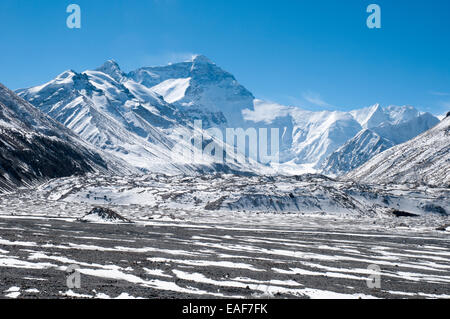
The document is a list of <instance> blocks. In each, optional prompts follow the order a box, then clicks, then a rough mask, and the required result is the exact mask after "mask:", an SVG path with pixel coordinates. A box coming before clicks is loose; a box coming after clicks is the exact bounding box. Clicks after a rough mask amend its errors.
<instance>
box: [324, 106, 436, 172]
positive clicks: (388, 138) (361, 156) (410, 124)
mask: <svg viewBox="0 0 450 319" xmlns="http://www.w3.org/2000/svg"><path fill="white" fill-rule="evenodd" d="M369 113H371V114H373V115H374V116H375V120H374V119H373V118H372V117H369V118H367V117H363V118H362V119H361V118H360V120H362V123H361V124H362V126H363V127H364V126H366V127H370V129H369V128H366V129H363V130H362V131H361V132H359V133H358V134H357V135H356V136H355V137H354V138H352V139H350V140H349V141H347V142H346V143H345V144H344V145H343V146H341V147H340V148H338V149H337V150H336V151H334V152H333V153H332V154H331V155H330V156H329V157H328V158H327V159H326V160H325V161H324V162H323V164H322V172H323V173H325V174H328V175H342V174H345V173H348V172H350V171H351V170H353V169H356V168H357V167H359V166H361V165H362V164H364V163H365V162H367V161H368V160H369V159H371V158H372V157H374V156H375V155H377V154H380V153H381V152H384V151H385V150H387V149H389V148H391V147H393V146H394V145H398V144H401V143H404V142H406V141H409V140H410V139H412V138H414V137H416V136H417V135H419V134H421V133H423V132H425V131H427V130H429V129H430V128H432V127H433V126H435V125H436V124H437V123H439V120H438V119H437V118H435V117H434V116H433V115H431V114H429V113H423V114H421V113H419V112H418V111H417V110H415V109H414V108H411V107H392V106H391V107H388V108H386V109H385V110H382V109H381V108H380V107H379V106H376V110H374V109H373V108H370V111H369ZM382 114H384V115H382ZM381 119H383V121H384V122H380V120H381Z"/></svg>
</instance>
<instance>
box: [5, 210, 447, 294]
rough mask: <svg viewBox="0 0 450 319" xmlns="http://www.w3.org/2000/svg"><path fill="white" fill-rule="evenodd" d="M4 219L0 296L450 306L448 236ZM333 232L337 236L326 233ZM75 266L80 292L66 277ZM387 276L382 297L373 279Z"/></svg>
mask: <svg viewBox="0 0 450 319" xmlns="http://www.w3.org/2000/svg"><path fill="white" fill-rule="evenodd" d="M253 217H254V223H253V224H247V225H242V224H241V223H239V224H230V223H222V224H217V225H212V224H209V223H189V224H188V223H184V222H166V221H152V222H146V223H145V222H139V223H136V224H132V225H126V224H91V223H80V222H77V221H75V220H74V219H72V220H70V219H58V218H45V219H41V218H37V217H36V218H34V219H27V218H17V217H14V216H2V217H1V218H0V227H1V229H2V230H1V238H0V269H1V276H0V294H1V295H2V296H3V297H9V298H22V297H25V298H26V297H33V298H34V297H65V298H117V297H119V298H172V297H174V298H180V297H187V298H203V297H219V298H220V297H233V298H249V297H261V298H267V297H277V298H284V297H285V298H324V297H325V298H359V297H361V298H411V297H415V298H422V297H423V298H450V262H449V260H450V241H449V237H450V236H449V234H448V233H445V232H441V233H439V232H428V233H420V234H419V233H415V232H411V231H409V232H402V231H384V232H382V231H378V230H375V229H372V228H371V227H370V226H369V224H368V225H367V227H368V229H366V230H363V229H362V228H361V227H352V226H349V225H348V222H346V221H343V220H336V221H334V220H332V219H326V218H315V217H311V216H310V217H304V219H305V222H304V223H300V222H299V223H296V224H291V225H290V226H274V225H272V226H270V225H267V224H266V225H265V224H264V223H258V217H257V215H254V216H253ZM329 223H334V227H328V225H329ZM69 265H78V266H79V267H80V269H79V272H80V273H81V288H80V289H77V288H68V287H67V285H66V276H67V275H68V274H67V273H66V272H65V271H66V269H67V267H68V266H69ZM369 265H378V266H379V267H380V268H381V289H369V288H368V286H367V282H366V281H367V279H368V278H369V276H371V275H374V274H375V273H374V272H373V271H372V270H370V269H368V266H369Z"/></svg>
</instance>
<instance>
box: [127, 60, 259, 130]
mask: <svg viewBox="0 0 450 319" xmlns="http://www.w3.org/2000/svg"><path fill="white" fill-rule="evenodd" d="M128 77H129V78H131V79H133V80H134V81H136V82H137V83H140V84H142V85H144V86H145V87H148V88H151V90H152V91H154V92H156V93H158V94H160V95H162V96H163V97H164V99H165V101H167V102H169V103H173V104H176V105H178V106H180V107H182V108H183V109H184V110H185V111H186V113H188V114H192V115H193V116H196V117H198V118H201V115H202V114H203V113H204V112H205V111H209V112H211V113H212V114H216V115H217V116H218V120H217V121H216V122H215V123H212V124H216V125H220V124H224V123H225V122H228V124H229V125H231V124H233V127H240V126H242V122H243V118H242V115H241V110H243V109H245V108H248V107H252V106H253V100H254V99H255V98H254V97H253V95H252V93H250V92H249V91H248V90H247V89H246V88H245V87H243V86H242V85H240V84H239V83H238V82H237V80H236V79H235V77H234V76H233V75H232V74H231V73H229V72H226V71H224V70H222V69H221V68H220V67H218V66H217V65H216V64H215V63H213V62H212V61H210V60H209V59H208V58H207V57H205V56H203V55H197V56H195V57H194V58H193V59H192V61H188V62H182V63H175V64H171V65H168V66H162V67H146V68H141V69H138V70H136V71H133V72H130V74H129V75H128ZM220 114H223V115H224V117H222V116H221V115H220Z"/></svg>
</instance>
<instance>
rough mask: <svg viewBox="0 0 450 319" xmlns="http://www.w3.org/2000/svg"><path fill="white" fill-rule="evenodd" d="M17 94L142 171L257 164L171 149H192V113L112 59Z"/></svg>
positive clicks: (244, 167) (209, 139) (242, 168)
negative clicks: (178, 151) (166, 97)
mask: <svg viewBox="0 0 450 319" xmlns="http://www.w3.org/2000/svg"><path fill="white" fill-rule="evenodd" d="M18 94H19V95H20V96H22V97H23V98H25V99H27V100H28V101H29V102H30V103H32V104H34V105H35V106H36V107H38V108H39V109H41V110H42V111H44V112H46V113H47V114H49V115H50V116H51V117H53V118H54V119H56V120H57V121H59V122H60V123H62V124H64V125H65V126H66V127H68V128H70V129H71V130H73V131H74V132H75V133H76V134H78V135H79V136H80V137H81V138H82V139H84V140H85V141H87V142H89V143H91V144H92V145H94V146H96V147H97V148H99V149H101V150H103V151H104V152H107V153H109V154H112V155H114V156H117V157H119V158H121V159H122V160H124V161H126V162H127V163H129V164H131V165H133V166H134V167H137V168H139V169H142V170H146V171H152V172H161V173H166V174H177V173H193V172H196V171H199V170H207V171H215V170H221V171H223V170H225V171H227V170H231V171H252V170H253V168H252V166H256V167H259V165H257V164H256V163H251V162H250V163H247V164H248V165H246V164H245V163H243V162H242V161H240V162H239V163H234V162H230V163H228V164H224V163H223V162H219V163H217V162H216V161H215V158H214V156H208V154H204V156H203V157H202V158H201V159H198V158H197V159H196V160H195V161H193V160H192V159H191V158H190V157H189V156H187V157H186V156H182V155H180V154H178V153H177V152H174V150H176V149H181V150H182V151H181V152H180V153H182V154H188V153H189V154H191V153H193V151H192V150H193V147H192V143H191V136H192V135H193V134H194V132H196V130H198V129H197V128H196V127H194V126H193V121H194V120H195V117H194V118H193V117H191V116H190V114H187V113H186V112H184V111H183V110H182V109H180V108H179V107H177V106H175V105H172V104H169V103H167V102H166V101H165V100H164V99H163V97H162V96H161V95H159V94H158V93H156V92H155V90H153V89H151V88H148V87H146V86H144V85H141V84H139V83H137V82H135V81H134V80H133V79H131V78H130V77H129V76H127V75H126V74H124V73H123V72H122V71H121V70H120V68H119V66H118V65H117V63H115V62H114V61H108V62H106V63H105V64H104V65H102V66H101V67H100V68H98V69H96V70H95V71H85V72H83V73H77V72H75V71H72V70H71V71H66V72H64V73H62V74H60V75H59V76H58V77H57V78H56V79H54V80H52V81H50V82H48V83H46V84H44V85H41V86H37V87H34V88H30V89H25V90H19V91H18ZM203 115H205V118H206V122H208V120H211V123H212V122H214V121H216V120H217V119H219V120H220V121H222V119H223V115H220V116H217V117H216V114H215V113H211V112H208V111H204V112H203ZM220 121H219V122H220ZM200 129H201V128H200ZM197 133H198V134H199V135H201V136H203V141H202V142H201V143H204V144H208V143H211V142H212V143H216V144H217V145H221V143H222V142H223V141H221V140H217V139H216V138H215V137H214V136H212V135H211V134H208V133H207V132H197ZM222 147H223V148H224V149H226V148H227V147H226V146H222ZM230 153H231V152H229V154H230ZM236 156H239V155H236ZM259 169H260V168H259ZM259 169H258V170H259Z"/></svg>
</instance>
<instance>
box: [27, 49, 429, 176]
mask: <svg viewBox="0 0 450 319" xmlns="http://www.w3.org/2000/svg"><path fill="white" fill-rule="evenodd" d="M18 92H19V94H20V95H21V96H22V97H24V98H25V99H27V100H28V101H30V102H31V103H32V104H34V105H35V106H37V107H38V108H40V109H41V110H43V111H44V112H46V113H48V114H49V115H50V116H52V117H53V118H55V119H57V120H58V121H59V122H61V123H63V124H64V125H65V126H67V127H68V128H70V129H72V130H74V131H75V133H77V134H78V135H79V136H81V137H82V138H83V139H84V140H86V141H88V142H90V143H91V144H93V145H95V146H96V147H99V148H101V149H102V150H105V151H107V152H109V153H111V154H113V155H115V156H118V157H120V158H122V159H123V160H125V161H127V162H128V163H131V164H132V165H134V166H135V167H138V168H141V169H144V170H148V171H154V172H165V173H171V172H174V173H175V172H179V171H182V172H185V173H186V172H193V171H196V170H198V167H194V166H192V165H190V164H189V161H187V162H186V160H185V159H183V158H181V157H180V158H176V159H175V160H174V158H173V152H172V150H173V148H174V146H175V145H184V146H185V147H189V146H190V145H189V144H190V143H189V142H186V141H183V140H180V135H186V131H189V130H192V123H193V121H195V120H202V125H203V129H206V128H211V127H214V128H219V129H220V130H221V132H222V134H223V133H224V130H225V128H227V127H231V128H240V127H242V128H244V129H248V128H255V129H256V130H258V129H260V128H274V127H275V128H278V129H279V133H280V136H279V153H278V155H279V159H280V164H278V163H272V164H271V166H272V167H273V168H276V169H278V172H280V173H289V174H299V173H304V172H320V170H321V168H322V167H326V171H327V172H330V173H333V172H334V171H335V168H333V167H334V166H339V165H338V164H337V162H336V161H337V158H341V159H345V158H346V157H347V156H346V155H345V154H343V155H337V156H334V160H333V163H334V164H333V165H331V168H330V167H329V166H330V165H325V166H324V161H325V160H326V159H327V158H328V157H329V156H331V155H332V154H333V152H335V151H337V150H338V149H339V148H340V147H342V146H344V145H345V144H346V143H347V142H348V143H349V145H346V148H345V150H347V151H348V150H349V148H352V149H353V151H352V152H355V150H358V151H357V152H362V153H361V154H359V153H358V154H357V157H358V160H355V161H354V162H353V163H352V164H351V165H350V166H348V167H346V166H345V165H346V164H345V163H344V165H341V166H340V167H336V171H346V170H347V169H348V168H354V167H355V165H361V164H362V163H363V162H364V161H366V160H367V159H369V158H370V157H371V156H373V155H375V154H378V153H379V152H381V151H382V150H384V149H386V148H388V147H391V146H392V145H395V144H398V143H402V142H405V141H407V140H408V139H410V138H413V137H415V136H417V135H418V134H420V133H421V132H423V131H425V130H427V129H429V128H431V127H432V126H433V125H435V124H436V123H437V121H438V120H437V119H436V118H434V117H433V116H431V115H430V114H422V113H420V112H419V111H417V110H416V109H415V108H413V107H406V106H405V107H396V106H389V107H386V108H383V107H381V106H380V105H378V104H377V105H374V106H372V107H368V108H364V109H360V110H355V111H352V112H339V111H334V112H333V111H320V112H312V111H306V110H302V109H300V108H298V107H292V106H284V105H279V104H277V103H272V102H267V101H262V100H258V99H255V97H254V96H253V94H252V93H251V92H249V91H248V90H247V89H246V88H245V87H243V86H242V85H241V84H239V82H237V80H236V78H235V77H234V76H233V75H232V74H230V73H229V72H227V71H224V70H223V69H221V68H220V67H219V66H217V65H216V64H215V63H213V62H212V61H210V60H209V59H208V58H206V57H205V56H202V55H198V56H195V57H194V58H193V59H192V60H191V61H187V62H181V63H175V64H170V65H167V66H160V67H144V68H140V69H137V70H135V71H132V72H129V73H125V72H123V71H122V70H121V69H120V67H119V66H118V64H117V63H116V62H114V61H108V62H106V63H105V64H104V65H102V66H101V67H99V68H97V69H96V70H95V71H85V72H83V73H76V72H74V71H66V72H64V73H62V74H61V75H59V76H58V77H57V78H56V79H55V80H53V81H50V82H49V83H46V84H44V85H42V86H38V87H34V88H30V89H26V90H19V91H18ZM365 129H370V130H371V131H372V134H373V135H374V136H375V135H378V136H380V137H382V138H383V139H385V140H386V141H385V142H384V143H383V145H384V146H383V147H378V146H377V143H373V142H368V140H367V136H365V137H364V138H361V137H360V136H358V134H359V133H362V131H363V130H365ZM206 135H208V134H206ZM223 135H224V134H223ZM354 138H355V139H356V140H352V139H354ZM208 139H209V140H214V138H213V137H210V138H209V137H207V140H208ZM387 140H389V141H387ZM358 143H363V144H362V145H357V144H358ZM365 143H368V144H367V145H364V144H365ZM351 145H353V146H351ZM370 145H372V146H373V147H374V148H371V147H370ZM234 146H236V144H232V145H227V146H225V148H227V147H228V148H230V147H231V149H232V148H233V147H234ZM247 150H248V149H247ZM345 150H344V151H345ZM364 152H365V153H364ZM214 163H215V160H214V159H211V158H207V159H206V160H205V161H204V163H202V166H204V165H206V166H207V167H209V169H214V165H215V164H217V163H215V164H214ZM227 165H228V164H227ZM235 169H242V170H246V171H251V170H252V169H253V168H251V167H248V166H246V165H244V166H242V165H241V166H240V167H235ZM260 169H261V167H259V168H256V170H257V171H258V170H260Z"/></svg>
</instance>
